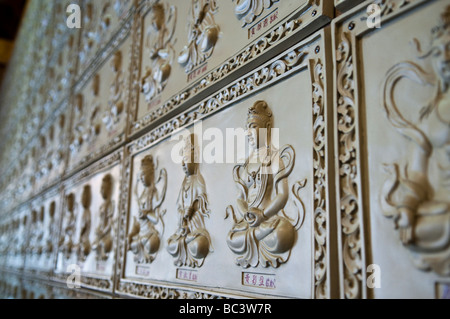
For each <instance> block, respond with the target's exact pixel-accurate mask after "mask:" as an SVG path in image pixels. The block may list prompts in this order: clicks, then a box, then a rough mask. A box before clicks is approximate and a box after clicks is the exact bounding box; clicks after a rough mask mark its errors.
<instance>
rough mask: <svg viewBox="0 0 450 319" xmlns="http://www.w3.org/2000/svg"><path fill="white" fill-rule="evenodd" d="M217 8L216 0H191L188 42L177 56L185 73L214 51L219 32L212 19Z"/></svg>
mask: <svg viewBox="0 0 450 319" xmlns="http://www.w3.org/2000/svg"><path fill="white" fill-rule="evenodd" d="M217 10H218V7H217V3H216V0H192V6H191V10H190V12H189V13H188V14H189V22H188V44H187V45H186V46H185V47H184V48H183V50H182V51H181V53H180V54H179V56H178V63H179V64H180V65H181V66H182V67H184V69H185V71H186V73H189V72H191V71H192V70H193V69H194V68H195V67H197V66H199V65H200V64H202V63H203V62H205V61H206V60H207V59H208V58H209V57H210V56H211V55H212V53H213V51H214V47H215V45H216V43H217V40H218V39H219V33H220V28H219V26H218V25H217V24H216V22H215V19H214V15H215V14H216V13H217Z"/></svg>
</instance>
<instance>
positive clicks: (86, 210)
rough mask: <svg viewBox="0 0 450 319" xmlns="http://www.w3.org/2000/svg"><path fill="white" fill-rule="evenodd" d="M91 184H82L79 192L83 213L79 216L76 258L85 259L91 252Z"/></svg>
mask: <svg viewBox="0 0 450 319" xmlns="http://www.w3.org/2000/svg"><path fill="white" fill-rule="evenodd" d="M91 197H92V196H91V186H90V185H88V184H87V185H84V187H83V193H82V194H81V205H82V206H83V215H82V218H81V230H80V237H79V241H78V258H79V259H80V260H81V261H85V260H86V258H87V256H88V255H89V253H90V252H91V242H90V240H89V236H90V234H91V210H90V206H91Z"/></svg>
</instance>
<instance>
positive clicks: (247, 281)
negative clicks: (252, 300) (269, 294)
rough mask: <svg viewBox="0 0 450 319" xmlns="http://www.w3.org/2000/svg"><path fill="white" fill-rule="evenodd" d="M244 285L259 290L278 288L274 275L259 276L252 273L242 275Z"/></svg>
mask: <svg viewBox="0 0 450 319" xmlns="http://www.w3.org/2000/svg"><path fill="white" fill-rule="evenodd" d="M242 285H243V286H250V287H257V288H267V289H275V288H276V278H275V275H272V274H259V273H251V272H243V273H242Z"/></svg>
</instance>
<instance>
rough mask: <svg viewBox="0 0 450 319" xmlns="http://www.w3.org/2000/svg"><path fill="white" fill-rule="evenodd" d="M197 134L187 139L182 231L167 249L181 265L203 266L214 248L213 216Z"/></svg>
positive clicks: (180, 206) (180, 199)
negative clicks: (208, 220) (208, 225)
mask: <svg viewBox="0 0 450 319" xmlns="http://www.w3.org/2000/svg"><path fill="white" fill-rule="evenodd" d="M195 145H196V143H195V135H194V134H191V135H189V136H188V137H187V138H186V139H185V146H184V149H183V162H182V166H183V170H184V173H185V177H184V180H183V183H182V185H181V189H180V193H179V195H178V199H177V209H178V214H179V222H178V230H177V231H176V233H175V234H173V235H172V236H171V237H170V238H169V240H168V246H167V251H168V252H169V253H170V254H171V255H172V256H173V257H174V258H175V261H174V264H175V265H176V266H178V267H181V266H188V267H194V268H195V267H201V266H202V265H203V262H204V260H205V258H206V256H207V255H208V253H209V252H210V251H212V245H211V238H210V236H209V233H208V231H207V230H206V226H205V220H204V219H205V217H209V214H210V212H209V209H208V198H207V196H206V185H205V181H204V179H203V176H202V175H201V174H200V171H199V161H198V154H197V152H196V149H195Z"/></svg>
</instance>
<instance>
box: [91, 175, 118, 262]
mask: <svg viewBox="0 0 450 319" xmlns="http://www.w3.org/2000/svg"><path fill="white" fill-rule="evenodd" d="M100 193H101V196H102V198H103V203H102V204H101V205H100V211H99V223H98V225H97V228H96V230H95V241H94V243H93V245H92V250H94V251H96V253H97V254H96V258H97V260H98V261H106V260H107V259H108V258H109V254H110V253H111V251H112V250H113V244H114V243H113V231H114V200H113V199H112V193H113V177H112V176H111V175H110V174H106V175H105V176H104V177H103V179H102V184H101V188H100Z"/></svg>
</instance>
